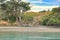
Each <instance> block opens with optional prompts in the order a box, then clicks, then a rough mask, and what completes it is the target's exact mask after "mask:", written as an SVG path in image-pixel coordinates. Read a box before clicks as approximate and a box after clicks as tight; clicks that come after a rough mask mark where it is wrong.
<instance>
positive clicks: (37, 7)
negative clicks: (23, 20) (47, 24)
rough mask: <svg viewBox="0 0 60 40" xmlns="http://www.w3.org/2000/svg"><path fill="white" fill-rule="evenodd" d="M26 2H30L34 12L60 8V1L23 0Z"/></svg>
mask: <svg viewBox="0 0 60 40" xmlns="http://www.w3.org/2000/svg"><path fill="white" fill-rule="evenodd" d="M22 1H24V2H30V5H31V10H30V11H34V12H38V11H42V10H48V9H49V10H52V8H54V7H59V6H60V0H22Z"/></svg>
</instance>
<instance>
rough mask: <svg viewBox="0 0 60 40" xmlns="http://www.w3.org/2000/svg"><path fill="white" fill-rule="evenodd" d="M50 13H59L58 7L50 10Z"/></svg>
mask: <svg viewBox="0 0 60 40" xmlns="http://www.w3.org/2000/svg"><path fill="white" fill-rule="evenodd" d="M52 12H53V13H60V7H57V8H53V9H52Z"/></svg>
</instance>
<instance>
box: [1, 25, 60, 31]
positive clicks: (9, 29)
mask: <svg viewBox="0 0 60 40" xmlns="http://www.w3.org/2000/svg"><path fill="white" fill-rule="evenodd" d="M0 32H60V28H52V27H16V26H15V27H13V26H11V27H10V26H9V27H7V26H5V27H4V26H3V27H0Z"/></svg>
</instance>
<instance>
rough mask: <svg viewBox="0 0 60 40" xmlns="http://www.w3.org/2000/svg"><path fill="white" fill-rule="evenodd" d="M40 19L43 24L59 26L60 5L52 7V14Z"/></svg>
mask: <svg viewBox="0 0 60 40" xmlns="http://www.w3.org/2000/svg"><path fill="white" fill-rule="evenodd" d="M42 20H43V21H42V24H43V25H53V26H60V7H58V8H53V9H52V14H49V15H47V16H44V17H43V19H42Z"/></svg>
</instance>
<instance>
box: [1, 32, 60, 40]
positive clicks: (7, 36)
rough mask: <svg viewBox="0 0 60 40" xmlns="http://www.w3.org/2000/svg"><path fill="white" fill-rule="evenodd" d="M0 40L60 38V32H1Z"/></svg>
mask: <svg viewBox="0 0 60 40" xmlns="http://www.w3.org/2000/svg"><path fill="white" fill-rule="evenodd" d="M0 40H60V33H59V32H0Z"/></svg>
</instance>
